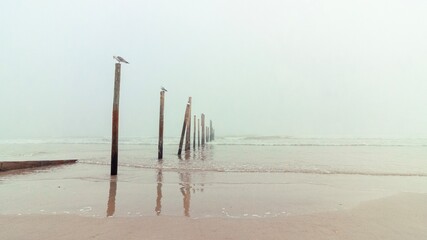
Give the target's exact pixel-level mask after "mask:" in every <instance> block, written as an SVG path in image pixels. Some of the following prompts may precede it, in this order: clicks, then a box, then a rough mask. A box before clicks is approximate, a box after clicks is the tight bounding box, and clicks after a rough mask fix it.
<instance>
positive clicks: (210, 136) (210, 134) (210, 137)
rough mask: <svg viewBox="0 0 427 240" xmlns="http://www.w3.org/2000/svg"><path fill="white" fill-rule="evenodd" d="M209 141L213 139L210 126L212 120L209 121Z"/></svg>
mask: <svg viewBox="0 0 427 240" xmlns="http://www.w3.org/2000/svg"><path fill="white" fill-rule="evenodd" d="M209 141H210V142H212V141H213V127H212V120H210V121H209Z"/></svg>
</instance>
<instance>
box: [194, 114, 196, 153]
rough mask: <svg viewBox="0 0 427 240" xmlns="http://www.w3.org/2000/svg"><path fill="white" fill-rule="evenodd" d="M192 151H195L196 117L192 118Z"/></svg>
mask: <svg viewBox="0 0 427 240" xmlns="http://www.w3.org/2000/svg"><path fill="white" fill-rule="evenodd" d="M193 124H194V128H193V149H196V115H194V117H193Z"/></svg>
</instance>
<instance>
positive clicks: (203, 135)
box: [201, 113, 206, 146]
mask: <svg viewBox="0 0 427 240" xmlns="http://www.w3.org/2000/svg"><path fill="white" fill-rule="evenodd" d="M201 122H202V126H201V127H202V146H205V140H206V138H205V114H203V113H202V120H201Z"/></svg>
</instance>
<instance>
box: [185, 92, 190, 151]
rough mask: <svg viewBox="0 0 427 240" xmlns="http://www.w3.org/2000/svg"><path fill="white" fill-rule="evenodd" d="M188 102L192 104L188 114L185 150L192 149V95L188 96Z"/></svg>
mask: <svg viewBox="0 0 427 240" xmlns="http://www.w3.org/2000/svg"><path fill="white" fill-rule="evenodd" d="M188 103H189V104H190V105H189V106H190V107H189V109H188V115H187V118H188V119H187V133H186V134H185V151H187V150H190V140H191V97H189V98H188Z"/></svg>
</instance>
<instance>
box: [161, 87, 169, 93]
mask: <svg viewBox="0 0 427 240" xmlns="http://www.w3.org/2000/svg"><path fill="white" fill-rule="evenodd" d="M160 89H161V90H162V91H165V92H167V91H168V90H166V88H164V87H161V88H160Z"/></svg>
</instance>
